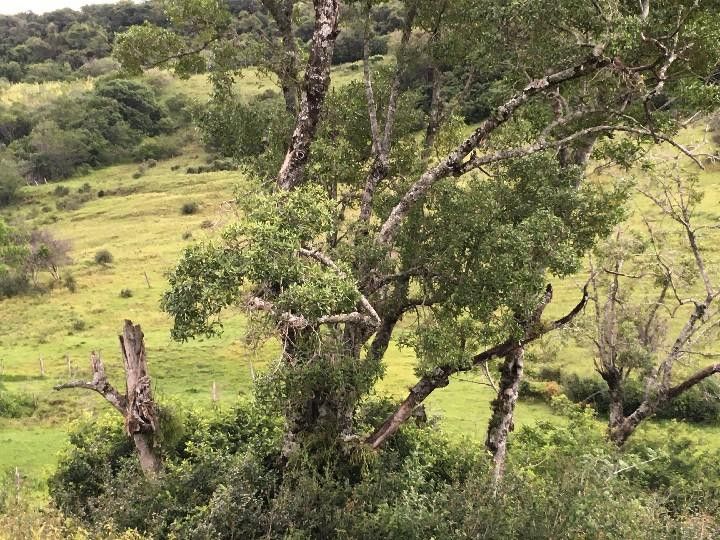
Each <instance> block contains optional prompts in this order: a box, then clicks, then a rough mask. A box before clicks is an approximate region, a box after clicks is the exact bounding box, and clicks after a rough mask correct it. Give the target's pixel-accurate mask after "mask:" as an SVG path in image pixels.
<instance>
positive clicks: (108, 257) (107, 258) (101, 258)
mask: <svg viewBox="0 0 720 540" xmlns="http://www.w3.org/2000/svg"><path fill="white" fill-rule="evenodd" d="M94 260H95V263H97V264H111V263H112V262H113V260H115V258H114V257H113V254H112V253H110V251H109V250H107V249H101V250H100V251H98V252H97V253H95V258H94Z"/></svg>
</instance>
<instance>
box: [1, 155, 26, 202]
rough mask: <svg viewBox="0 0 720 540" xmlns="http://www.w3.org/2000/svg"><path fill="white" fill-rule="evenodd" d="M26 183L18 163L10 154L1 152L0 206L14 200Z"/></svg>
mask: <svg viewBox="0 0 720 540" xmlns="http://www.w3.org/2000/svg"><path fill="white" fill-rule="evenodd" d="M24 184H25V181H24V180H23V177H22V175H21V174H20V168H19V167H18V164H17V163H16V162H15V160H13V159H12V158H10V157H9V156H3V155H2V154H0V207H2V206H6V205H8V204H10V203H11V202H13V201H14V200H15V198H16V196H17V192H18V190H19V189H20V187H22V186H23V185H24Z"/></svg>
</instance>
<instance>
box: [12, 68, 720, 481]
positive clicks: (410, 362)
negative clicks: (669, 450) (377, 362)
mask: <svg viewBox="0 0 720 540" xmlns="http://www.w3.org/2000/svg"><path fill="white" fill-rule="evenodd" d="M361 73H362V71H361V70H359V69H357V68H353V67H351V66H343V67H341V68H338V69H337V70H336V72H335V79H334V84H343V83H345V82H347V81H349V80H352V79H354V78H357V77H360V76H361ZM167 84H169V85H170V86H171V89H173V90H175V89H177V91H181V90H182V91H186V92H188V93H189V94H190V95H192V96H194V97H196V98H197V99H204V97H205V96H206V95H207V92H208V85H207V81H206V79H205V78H204V77H202V76H196V77H192V78H191V79H190V80H188V81H178V80H176V79H173V78H170V79H169V82H167ZM239 85H240V87H241V88H242V89H243V94H244V95H247V96H248V97H249V96H253V95H257V94H259V93H262V92H263V91H264V90H266V89H267V88H270V87H271V81H270V79H269V78H268V77H266V76H264V75H262V74H260V73H258V72H256V71H251V70H248V71H247V72H246V74H245V76H244V78H243V79H242V80H241V81H240V82H239ZM698 135H699V133H698V132H697V130H695V131H694V132H688V133H687V134H685V135H684V136H686V137H688V138H689V139H690V140H693V139H694V138H697V137H698ZM657 155H658V157H659V158H660V159H669V156H670V153H669V151H668V150H667V149H666V148H664V147H663V148H661V149H660V150H659V151H658V153H657ZM204 157H205V156H204V154H203V152H202V150H201V149H199V148H198V147H193V146H191V147H189V148H188V149H187V151H186V152H185V153H184V155H183V156H182V157H179V158H175V159H172V160H168V161H163V162H161V163H159V164H158V166H157V167H155V168H152V169H149V170H148V171H147V173H146V174H145V175H144V176H143V177H141V178H139V179H132V173H133V172H134V171H135V170H136V169H137V165H134V164H127V165H119V166H114V167H109V168H107V169H103V170H101V171H95V172H93V173H92V174H90V175H89V176H86V177H82V178H76V179H72V180H69V181H65V182H62V184H63V185H65V186H67V187H68V188H70V190H71V191H72V192H77V190H78V189H79V188H80V187H81V186H82V185H83V184H84V183H86V182H87V183H89V184H90V185H92V186H93V191H94V193H95V194H97V191H99V190H104V191H105V192H109V193H112V192H114V193H115V194H114V195H112V194H111V195H107V196H105V197H102V198H100V197H97V196H94V197H93V198H92V199H91V200H89V201H88V202H86V203H84V204H83V205H82V206H81V207H80V208H79V209H77V210H74V211H59V210H57V209H56V203H57V202H58V200H59V199H58V198H57V197H56V196H55V195H54V194H53V190H54V189H55V185H47V186H39V187H33V188H25V189H24V190H23V196H24V198H25V200H24V201H23V203H22V204H21V205H16V206H15V207H13V208H11V209H9V210H7V211H5V212H4V215H5V217H6V218H9V219H11V220H13V221H16V222H18V223H23V224H26V225H28V226H29V225H34V226H43V227H47V228H48V229H50V230H51V231H52V232H53V233H54V234H55V235H57V236H58V237H60V238H65V239H68V240H70V241H71V242H72V258H73V261H74V262H73V264H72V265H71V266H70V267H69V268H67V269H66V271H70V272H72V273H73V275H74V276H75V277H76V279H77V283H78V289H77V292H75V293H72V292H70V291H68V290H66V289H64V288H55V289H53V290H51V291H50V292H48V293H47V294H44V295H36V296H31V297H27V296H25V297H19V298H14V299H10V300H4V301H2V302H1V303H0V313H2V325H1V326H0V365H1V366H2V374H3V376H2V381H3V384H4V385H5V387H6V388H7V390H8V391H11V392H18V393H25V394H30V395H33V396H35V398H36V399H37V401H38V403H39V407H38V410H37V412H36V414H35V415H33V417H31V418H26V419H22V420H13V421H8V420H4V421H0V447H1V448H2V451H0V469H3V468H14V467H18V469H20V470H21V471H22V473H23V474H25V475H27V476H28V477H30V478H33V479H35V480H34V481H35V482H36V483H37V485H38V486H42V484H41V479H42V478H44V477H45V476H46V475H47V473H48V472H49V471H50V470H52V467H53V465H54V464H55V463H56V459H57V452H58V451H59V449H61V448H62V446H63V444H64V441H65V440H66V428H67V425H68V422H69V420H70V419H72V418H77V417H79V416H81V415H82V414H84V413H90V414H96V413H97V412H98V411H101V410H102V411H104V410H106V408H107V407H106V404H105V403H104V402H103V401H102V399H101V398H100V397H99V396H97V395H94V394H89V393H88V392H87V391H82V390H65V391H63V392H56V391H54V390H53V389H52V387H53V385H55V384H57V383H58V382H62V381H65V380H67V379H68V378H70V377H72V378H83V377H87V376H89V372H90V370H89V364H88V358H89V354H90V352H91V351H99V352H100V353H101V354H102V356H103V358H104V359H105V363H106V365H107V367H108V370H109V374H110V379H111V381H114V382H115V384H118V385H120V386H122V378H121V377H122V370H121V363H120V362H121V360H120V354H119V350H118V340H117V334H118V331H119V330H120V328H121V325H122V321H123V319H126V318H129V319H132V320H133V321H134V322H136V323H139V324H141V325H142V326H143V329H144V331H145V335H146V344H147V351H148V358H149V365H150V370H151V375H152V377H153V381H154V385H155V391H156V394H157V395H158V396H159V397H160V398H161V399H165V398H172V399H179V400H182V401H185V402H187V403H191V404H194V405H199V406H208V407H209V406H210V405H211V388H212V384H213V382H214V381H215V382H216V383H217V385H218V389H219V397H220V402H221V405H227V404H230V403H232V402H233V401H234V400H235V399H236V397H237V396H238V395H242V394H247V393H249V392H250V391H251V386H252V380H251V366H253V367H254V368H255V369H262V368H263V366H266V365H267V362H268V361H269V360H271V359H273V358H274V357H276V356H277V354H278V350H277V346H276V345H274V344H268V345H267V346H266V347H264V348H263V349H262V350H260V351H253V350H252V349H251V348H250V347H248V346H247V345H246V344H245V342H244V330H245V323H244V318H243V316H242V315H240V314H238V313H232V312H230V313H227V314H226V316H225V321H224V323H225V333H224V335H223V336H222V337H220V338H217V339H213V340H199V341H193V342H189V343H185V344H180V343H176V342H173V341H172V340H171V339H170V337H169V329H170V325H171V321H170V320H169V319H168V317H167V316H166V315H165V314H163V313H162V312H161V311H160V308H159V303H160V297H161V294H162V292H163V291H164V290H165V288H166V285H167V280H166V273H167V272H168V270H170V269H172V268H173V266H174V264H175V263H176V261H177V260H178V257H179V255H180V253H181V252H182V250H183V248H184V247H185V246H187V245H189V244H190V242H192V241H194V240H201V239H205V238H211V237H213V236H214V235H216V234H217V233H218V231H219V230H220V229H221V228H222V226H223V225H224V224H226V223H228V222H231V221H232V220H233V219H235V214H234V211H233V209H232V205H230V204H228V203H227V202H228V201H230V200H232V198H233V194H234V190H235V188H236V187H237V186H240V187H241V188H244V189H249V188H250V187H249V185H248V183H247V182H246V180H245V179H244V178H243V177H242V175H241V174H240V173H237V172H215V173H205V174H198V175H188V174H185V172H184V171H185V169H186V168H187V167H188V166H197V165H198V164H199V163H201V162H202V161H203V159H204ZM173 166H179V169H178V170H175V171H173V170H171V168H172V167H173ZM701 181H702V185H703V187H704V188H705V189H706V190H707V195H706V198H705V201H704V208H706V209H707V210H712V209H714V208H717V207H718V203H719V202H720V185H719V184H720V174H718V173H717V172H714V171H708V172H704V173H702V174H701ZM193 201H194V202H197V203H198V204H199V205H200V210H199V212H198V213H196V214H193V215H182V214H181V206H182V205H183V204H184V203H186V202H193ZM639 204H643V203H639ZM205 220H210V221H212V222H213V223H214V227H213V228H211V229H205V228H202V227H201V223H202V222H203V221H205ZM186 232H190V233H191V234H192V240H184V239H183V235H184V233H186ZM101 249H107V250H109V251H110V252H111V253H112V254H113V256H114V261H113V263H112V264H109V265H107V266H102V265H98V264H96V263H95V262H94V260H93V258H94V255H95V253H96V252H97V251H99V250H101ZM146 276H147V281H149V286H148V283H147V281H146ZM585 279H586V274H581V275H578V276H573V277H571V278H568V279H565V280H557V279H553V280H552V281H553V283H554V285H555V291H556V292H555V300H554V301H553V303H552V304H551V305H550V307H549V308H548V310H547V316H548V317H555V316H559V315H562V314H564V313H565V312H566V311H567V310H568V309H569V308H570V307H571V306H573V305H575V303H577V301H578V299H579V288H580V287H581V286H582V284H583V283H584V281H585ZM122 289H130V290H132V292H133V295H132V297H130V298H121V297H120V291H121V290H122ZM75 320H82V321H83V322H84V323H85V327H84V329H82V330H75V329H74V328H73V324H74V321H75ZM553 339H555V338H553ZM68 356H69V358H70V362H71V366H70V370H69V369H68V363H67V358H68ZM41 358H42V359H43V361H44V363H45V371H46V374H45V377H41V376H40V372H39V364H40V359H41ZM386 363H387V377H386V378H385V379H384V380H383V381H382V382H380V384H379V385H378V389H377V391H378V392H379V393H383V394H390V395H393V396H396V397H400V396H403V395H405V394H406V392H407V388H408V386H411V385H412V384H413V383H414V381H415V380H416V378H415V375H414V374H413V367H414V357H413V354H412V351H411V350H408V349H399V348H398V347H397V346H395V345H392V346H391V347H390V350H389V351H388V354H387V356H386ZM559 364H560V365H561V366H562V367H563V368H564V369H567V370H569V371H575V372H580V373H590V372H591V370H592V357H591V353H590V352H589V351H587V350H584V349H582V348H581V347H579V346H577V345H576V344H573V343H567V344H566V345H565V346H564V347H563V348H562V349H561V351H560V355H559ZM478 381H481V378H475V377H473V376H472V375H464V376H462V377H458V378H457V379H456V380H453V382H452V383H451V384H450V385H449V386H448V387H447V388H445V389H442V390H439V391H438V392H436V393H434V394H433V395H432V396H431V397H430V399H429V400H428V409H429V413H430V415H431V416H432V415H437V416H441V417H442V418H444V421H443V422H442V426H443V429H445V430H447V431H448V432H449V433H452V434H458V435H459V434H462V435H469V436H472V437H479V438H481V437H483V436H484V434H485V429H486V422H487V419H488V417H489V413H490V401H491V400H492V398H493V392H492V390H491V389H490V388H488V387H487V386H484V385H482V384H479V383H478ZM553 418H554V419H556V420H557V419H558V417H556V416H554V415H553V413H552V411H551V409H550V408H549V407H548V406H547V405H545V404H543V403H536V402H521V403H520V405H519V407H518V411H517V424H518V426H522V425H525V424H531V423H534V422H536V421H537V420H546V419H553ZM643 429H644V430H648V431H649V432H650V433H652V432H653V430H655V431H657V430H659V429H663V426H662V425H659V424H655V423H648V425H647V426H645V427H643ZM680 429H681V430H682V431H684V432H686V433H689V434H691V435H692V436H693V437H695V438H696V439H697V441H698V444H700V445H717V440H718V438H717V436H718V434H720V427H718V426H715V427H696V426H686V425H682V426H681V427H680Z"/></svg>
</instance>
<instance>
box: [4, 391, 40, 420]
mask: <svg viewBox="0 0 720 540" xmlns="http://www.w3.org/2000/svg"><path fill="white" fill-rule="evenodd" d="M35 409H37V400H36V399H35V398H33V397H31V396H28V395H25V394H12V393H9V392H8V391H7V390H5V388H4V387H3V386H2V384H1V383H0V418H22V417H24V416H31V415H32V414H33V412H35Z"/></svg>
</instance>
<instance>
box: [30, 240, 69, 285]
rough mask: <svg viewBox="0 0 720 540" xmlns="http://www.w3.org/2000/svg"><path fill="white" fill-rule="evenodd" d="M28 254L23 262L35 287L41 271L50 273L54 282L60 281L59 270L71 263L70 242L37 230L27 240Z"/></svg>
mask: <svg viewBox="0 0 720 540" xmlns="http://www.w3.org/2000/svg"><path fill="white" fill-rule="evenodd" d="M28 246H29V253H28V257H27V260H26V262H25V265H26V268H27V270H28V272H29V274H30V276H31V278H32V280H33V283H35V284H36V285H37V279H38V274H39V273H40V272H41V271H47V272H49V273H50V275H51V276H52V278H53V279H54V280H55V281H59V280H60V269H61V268H62V267H63V266H65V265H67V264H69V263H70V262H72V259H70V255H69V251H70V242H69V241H67V240H61V239H58V238H56V237H55V236H54V235H53V234H52V233H51V232H50V231H48V230H45V229H37V230H34V231H32V232H31V233H30V235H29V238H28Z"/></svg>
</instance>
